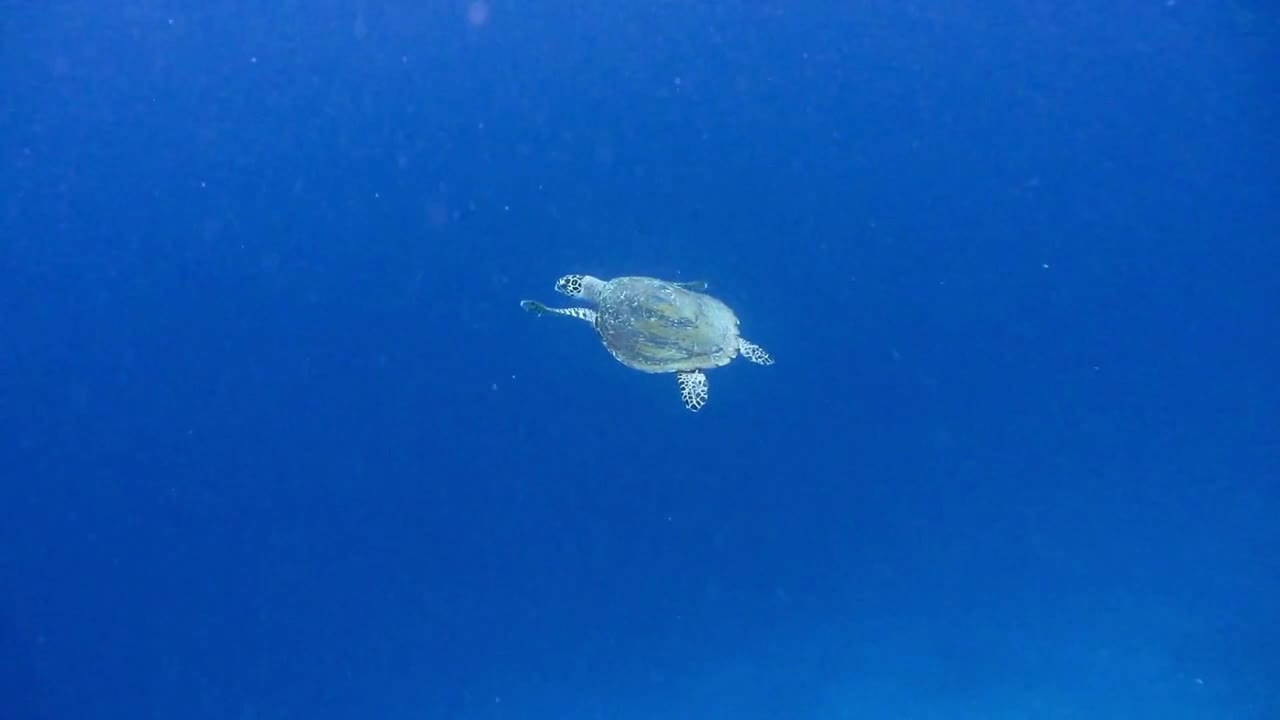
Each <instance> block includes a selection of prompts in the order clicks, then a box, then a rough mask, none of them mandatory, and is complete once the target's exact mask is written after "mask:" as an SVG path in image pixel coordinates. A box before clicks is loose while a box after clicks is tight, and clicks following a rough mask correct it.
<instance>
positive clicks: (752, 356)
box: [738, 338, 773, 365]
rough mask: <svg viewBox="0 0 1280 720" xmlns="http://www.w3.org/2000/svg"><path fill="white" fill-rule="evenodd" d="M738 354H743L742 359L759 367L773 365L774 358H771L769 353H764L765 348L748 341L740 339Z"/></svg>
mask: <svg viewBox="0 0 1280 720" xmlns="http://www.w3.org/2000/svg"><path fill="white" fill-rule="evenodd" d="M738 352H739V353H741V355H742V357H744V358H746V359H748V360H750V361H751V362H753V363H756V364H759V365H772V364H773V358H772V357H770V356H769V353H767V352H765V351H764V348H762V347H760V346H759V345H757V344H755V343H753V342H750V341H748V340H744V339H742V338H738Z"/></svg>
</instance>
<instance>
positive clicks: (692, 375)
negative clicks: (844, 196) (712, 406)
mask: <svg viewBox="0 0 1280 720" xmlns="http://www.w3.org/2000/svg"><path fill="white" fill-rule="evenodd" d="M676 382H677V383H679V384H680V399H681V400H682V401H684V406H685V407H687V408H689V409H690V410H692V411H693V412H698V411H699V410H701V409H702V406H703V405H706V404H707V375H706V373H704V372H702V371H701V370H689V371H687V372H681V373H676Z"/></svg>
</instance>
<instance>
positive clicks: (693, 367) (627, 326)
mask: <svg viewBox="0 0 1280 720" xmlns="http://www.w3.org/2000/svg"><path fill="white" fill-rule="evenodd" d="M706 289H707V284H706V283H704V282H669V281H666V280H658V279H656V278H650V277H619V278H614V279H612V280H608V281H605V280H601V279H599V278H595V277H591V276H590V275H565V276H564V277H562V278H560V279H559V280H557V281H556V290H557V291H558V292H561V293H564V294H565V295H568V296H569V297H572V298H581V299H583V300H586V301H587V302H589V303H591V304H593V305H595V308H585V307H570V308H552V307H547V306H546V305H543V304H542V303H540V302H538V301H536V300H522V301H521V302H520V307H522V308H524V309H525V310H528V311H529V312H532V313H536V314H539V315H543V314H552V315H564V316H565V317H571V318H577V319H579V320H584V321H586V322H589V323H591V326H592V327H594V328H595V329H596V332H597V333H599V334H600V340H601V341H602V342H604V346H605V348H607V349H608V350H609V352H610V353H611V354H612V355H613V356H614V357H615V358H617V360H618V362H621V363H622V364H623V365H626V366H627V367H629V368H633V369H635V370H640V371H643V372H648V373H675V374H676V381H677V383H678V384H679V387H680V397H681V399H682V400H683V401H684V405H685V407H687V408H689V409H690V410H692V411H694V412H697V411H699V410H701V409H702V406H703V405H706V403H707V376H706V374H705V373H703V372H702V371H703V370H707V369H710V368H715V367H720V366H721V365H725V364H727V363H728V362H729V361H730V360H732V359H734V358H735V357H737V356H738V355H742V356H743V357H745V358H747V359H748V360H750V361H751V362H754V363H758V364H760V365H772V364H773V358H771V357H769V353H767V352H765V351H764V349H763V348H761V347H760V346H759V345H756V344H754V343H751V342H748V341H747V340H746V339H744V338H743V337H741V336H740V335H739V334H738V316H737V315H735V314H734V313H733V310H730V309H729V306H728V305H725V304H724V303H723V302H721V301H719V300H717V299H716V298H714V297H711V296H710V295H707V294H705V293H704V292H702V291H703V290H706Z"/></svg>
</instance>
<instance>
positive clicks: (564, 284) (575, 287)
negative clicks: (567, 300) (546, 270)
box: [556, 275, 604, 300]
mask: <svg viewBox="0 0 1280 720" xmlns="http://www.w3.org/2000/svg"><path fill="white" fill-rule="evenodd" d="M602 285H604V283H603V282H601V280H600V279H599V278H593V277H591V276H590V275H565V276H564V277H562V278H560V279H559V280H557V281H556V292H559V293H564V294H565V295H568V296H569V297H571V298H582V299H584V300H595V299H596V293H597V292H598V291H599V290H600V286H602Z"/></svg>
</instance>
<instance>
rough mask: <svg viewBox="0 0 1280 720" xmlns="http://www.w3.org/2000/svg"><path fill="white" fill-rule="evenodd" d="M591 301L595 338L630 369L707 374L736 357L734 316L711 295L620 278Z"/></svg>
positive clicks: (654, 282)
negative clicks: (709, 370) (594, 304)
mask: <svg viewBox="0 0 1280 720" xmlns="http://www.w3.org/2000/svg"><path fill="white" fill-rule="evenodd" d="M596 302H597V305H596V320H595V327H596V331H597V332H599V333H600V339H601V340H602V341H603V342H604V346H605V347H606V348H608V350H609V352H610V353H612V354H613V356H614V357H615V358H617V359H618V361H619V362H621V363H622V364H624V365H626V366H628V367H630V368H633V369H636V370H641V371H644V372H651V373H669V372H680V371H684V370H700V369H708V368H714V367H720V366H721V365H725V364H727V363H728V362H729V361H731V360H733V358H734V357H736V356H737V354H738V316H737V315H735V314H734V312H733V310H731V309H729V306H728V305H725V304H724V303H723V302H721V301H719V300H717V299H716V298H713V297H711V296H710V295H706V294H704V293H700V292H695V291H693V290H687V289H685V288H682V287H679V286H678V285H675V284H673V283H669V282H665V281H662V280H656V279H653V278H644V277H621V278H614V279H613V280H610V281H609V282H607V283H605V285H604V287H603V288H601V290H600V294H599V296H598V297H597V298H596Z"/></svg>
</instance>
